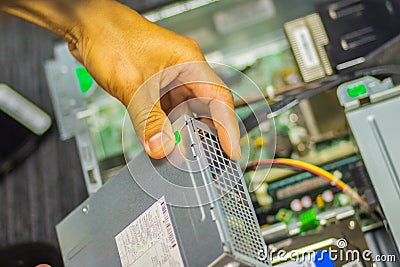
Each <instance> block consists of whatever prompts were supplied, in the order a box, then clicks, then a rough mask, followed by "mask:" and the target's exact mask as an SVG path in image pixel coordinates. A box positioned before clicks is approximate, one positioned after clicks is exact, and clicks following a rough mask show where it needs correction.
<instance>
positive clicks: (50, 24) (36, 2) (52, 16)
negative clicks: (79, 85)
mask: <svg viewBox="0 0 400 267" xmlns="http://www.w3.org/2000/svg"><path fill="white" fill-rule="evenodd" d="M112 2H114V1H113V0H0V11H3V12H5V13H8V14H10V15H14V16H17V17H20V18H22V19H24V20H27V21H29V22H32V23H34V24H37V25H39V26H41V27H43V28H45V29H48V30H50V31H52V32H54V33H55V34H57V35H59V36H61V37H63V38H64V39H65V40H66V41H68V42H73V40H74V39H77V38H79V36H77V35H79V34H81V32H80V31H81V28H82V24H83V19H84V18H85V16H90V13H91V11H92V10H95V9H97V8H99V6H102V5H104V4H111V3H112Z"/></svg>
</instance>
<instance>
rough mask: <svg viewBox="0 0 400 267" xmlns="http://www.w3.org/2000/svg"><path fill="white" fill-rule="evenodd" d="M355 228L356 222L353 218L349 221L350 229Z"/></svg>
mask: <svg viewBox="0 0 400 267" xmlns="http://www.w3.org/2000/svg"><path fill="white" fill-rule="evenodd" d="M355 228H356V222H355V221H353V220H351V221H350V222H349V229H350V230H354V229H355Z"/></svg>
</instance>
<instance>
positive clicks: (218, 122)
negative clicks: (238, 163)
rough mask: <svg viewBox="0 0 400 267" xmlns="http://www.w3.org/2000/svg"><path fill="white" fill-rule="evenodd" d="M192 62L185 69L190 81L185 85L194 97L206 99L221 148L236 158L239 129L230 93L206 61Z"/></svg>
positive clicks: (187, 78)
mask: <svg viewBox="0 0 400 267" xmlns="http://www.w3.org/2000/svg"><path fill="white" fill-rule="evenodd" d="M192 64H194V65H192ZM192 64H191V65H190V66H189V68H187V69H185V75H184V76H185V77H184V80H185V81H191V82H190V83H189V84H186V85H185V86H186V87H188V88H190V89H192V91H193V93H194V95H195V96H196V97H199V98H203V99H206V100H207V101H208V105H209V109H210V114H211V119H212V120H213V122H214V126H215V128H216V129H217V132H218V137H219V140H220V143H221V146H222V148H223V149H224V151H225V153H226V154H227V155H228V156H229V157H230V158H232V159H234V160H238V159H240V157H241V152H240V143H239V142H240V131H239V124H238V120H237V118H236V114H235V111H234V104H233V96H232V93H231V91H230V89H229V88H228V87H227V86H226V85H225V83H224V82H223V81H222V80H221V79H220V78H219V77H218V75H217V74H216V73H215V72H214V71H213V70H212V69H211V68H210V66H209V65H208V64H207V62H195V63H192Z"/></svg>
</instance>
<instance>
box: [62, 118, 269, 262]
mask: <svg viewBox="0 0 400 267" xmlns="http://www.w3.org/2000/svg"><path fill="white" fill-rule="evenodd" d="M173 127H174V129H175V130H176V131H178V132H179V135H178V136H179V138H178V139H180V140H178V139H177V142H179V143H178V144H177V145H176V147H175V149H174V151H173V152H172V154H171V155H170V156H169V157H168V158H166V159H162V160H152V159H150V158H149V157H148V156H147V155H146V154H145V153H144V152H143V153H142V154H140V155H139V156H138V157H136V158H135V159H134V160H132V161H131V162H129V163H128V165H127V167H125V168H124V169H122V171H121V172H120V173H119V174H118V175H116V176H115V177H114V178H111V179H110V181H108V182H107V183H106V184H105V185H104V186H103V187H102V188H101V189H100V190H99V191H98V192H97V193H95V194H93V195H92V196H91V197H90V198H89V199H87V200H86V201H85V202H83V203H82V204H81V205H80V206H79V207H78V208H77V209H75V210H74V211H73V212H72V213H70V214H69V215H68V216H67V217H66V218H65V219H64V220H63V221H62V222H60V223H59V224H58V225H57V234H58V238H59V243H60V247H61V250H62V254H63V258H64V262H65V265H66V266H67V267H71V266H88V267H90V266H96V267H101V266H107V267H109V266H139V265H135V264H133V263H132V265H123V264H122V263H121V258H120V257H121V254H120V253H119V248H118V246H117V242H116V237H117V236H118V235H119V234H121V233H123V232H124V231H126V229H127V228H128V227H129V225H131V224H132V223H133V222H137V220H138V217H139V216H141V215H142V214H144V213H145V212H146V211H148V210H149V209H150V208H151V207H152V206H153V205H155V203H157V200H159V199H165V202H166V203H168V213H169V217H170V221H171V224H172V226H173V229H174V233H175V236H176V237H175V238H176V243H177V246H178V248H179V252H180V255H181V257H182V262H183V265H184V266H270V265H269V261H268V259H263V257H264V255H263V252H264V251H265V243H264V240H263V238H262V236H261V232H260V228H259V225H258V221H257V218H256V216H255V212H254V208H253V206H252V202H251V199H250V197H249V193H248V191H247V188H246V184H245V182H244V180H243V176H242V172H241V170H240V167H239V165H238V164H237V163H236V162H234V161H232V160H230V159H228V157H227V156H226V155H225V153H223V151H222V148H221V146H220V144H219V142H218V138H217V137H216V132H215V130H214V129H211V128H210V127H208V126H207V125H205V124H203V123H201V122H199V121H196V120H194V119H192V118H190V117H188V116H184V117H181V118H180V119H179V120H177V121H176V122H175V123H174V124H173ZM163 212H164V210H163ZM139 232H140V231H139ZM143 232H145V231H141V233H140V235H141V238H142V239H143V236H146V233H143ZM124 242H125V241H124ZM152 242H153V241H152ZM153 243H154V244H153ZM153 243H152V244H153V245H156V243H157V242H153ZM130 253H133V254H135V253H136V254H137V253H142V252H141V251H133V252H132V251H131V252H130ZM143 253H144V252H143ZM161 265H163V264H161Z"/></svg>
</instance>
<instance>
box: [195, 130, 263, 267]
mask: <svg viewBox="0 0 400 267" xmlns="http://www.w3.org/2000/svg"><path fill="white" fill-rule="evenodd" d="M197 132H198V134H199V137H200V141H201V144H202V147H203V151H204V154H205V156H206V158H207V161H208V164H209V170H210V172H211V173H212V177H213V182H214V185H215V188H216V189H217V192H218V194H219V196H220V199H219V200H220V201H221V203H222V206H223V212H224V215H225V220H226V224H227V225H228V232H229V235H230V237H231V242H232V245H233V246H232V247H233V250H234V251H233V252H234V253H235V252H236V253H240V254H243V255H246V256H248V257H250V258H252V259H254V260H256V261H258V262H263V263H268V261H260V260H259V257H260V251H264V246H265V243H264V240H263V239H262V237H261V235H260V227H259V225H258V222H257V219H256V218H255V215H254V211H253V207H252V205H251V204H249V202H250V201H251V200H250V199H249V198H248V197H247V196H248V194H246V190H247V189H246V188H245V187H244V183H243V182H242V178H241V177H242V176H241V171H240V169H239V166H238V165H237V164H236V163H235V162H232V161H231V160H230V159H229V158H228V157H227V155H226V154H225V153H224V152H223V150H222V148H221V146H220V144H219V141H218V139H217V137H215V136H214V135H212V134H210V133H208V132H207V131H205V130H203V129H199V128H197Z"/></svg>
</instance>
